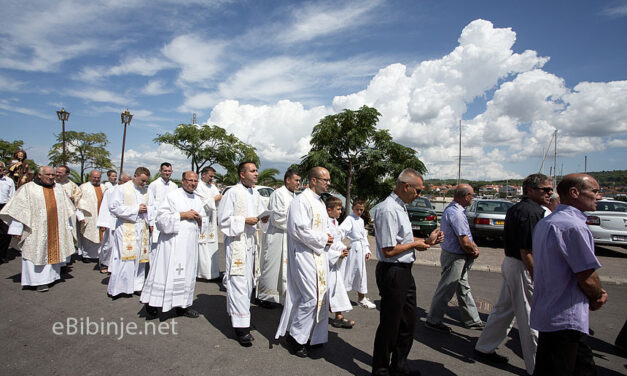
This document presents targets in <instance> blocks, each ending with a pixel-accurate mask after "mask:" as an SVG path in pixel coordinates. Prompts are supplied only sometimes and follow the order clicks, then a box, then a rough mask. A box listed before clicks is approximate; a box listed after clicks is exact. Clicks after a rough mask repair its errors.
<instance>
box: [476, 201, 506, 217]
mask: <svg viewBox="0 0 627 376" xmlns="http://www.w3.org/2000/svg"><path fill="white" fill-rule="evenodd" d="M512 206H514V204H513V203H511V202H508V201H479V202H478V203H477V213H490V214H505V213H507V209H509V208H511V207H512Z"/></svg>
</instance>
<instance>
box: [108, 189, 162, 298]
mask: <svg viewBox="0 0 627 376" xmlns="http://www.w3.org/2000/svg"><path fill="white" fill-rule="evenodd" d="M142 203H143V204H145V205H146V206H147V208H148V211H147V212H146V213H141V214H140V213H139V205H140V204H142ZM109 210H110V211H111V214H112V215H113V216H115V218H116V222H115V231H114V236H113V249H112V252H111V262H110V265H109V272H110V273H111V277H110V278H109V285H108V286H107V293H108V294H109V295H111V296H116V295H119V294H132V293H133V292H135V291H141V289H142V287H143V286H144V274H145V269H146V263H147V262H148V253H149V252H150V232H149V230H148V226H149V225H150V223H152V221H153V217H154V212H155V207H154V204H153V202H152V196H150V194H148V192H147V189H146V188H145V187H144V189H142V190H140V189H138V188H137V187H135V185H134V184H133V181H132V180H130V181H128V182H126V183H124V184H122V185H119V186H118V187H117V188H115V189H114V190H113V193H112V194H111V202H110V203H109Z"/></svg>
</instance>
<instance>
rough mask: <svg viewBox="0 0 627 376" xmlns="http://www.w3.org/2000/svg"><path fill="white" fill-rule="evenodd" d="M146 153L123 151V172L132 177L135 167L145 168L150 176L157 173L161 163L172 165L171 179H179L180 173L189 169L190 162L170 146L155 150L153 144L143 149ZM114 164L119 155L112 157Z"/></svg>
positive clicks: (131, 150)
mask: <svg viewBox="0 0 627 376" xmlns="http://www.w3.org/2000/svg"><path fill="white" fill-rule="evenodd" d="M145 149H146V151H140V150H136V149H128V150H125V151H124V171H125V172H126V173H129V174H131V175H133V172H134V171H135V169H136V168H137V167H140V166H141V167H147V168H148V169H149V170H150V173H151V175H154V174H156V173H157V172H158V171H159V166H160V165H161V163H163V162H169V163H171V164H172V169H173V170H174V174H173V177H175V178H177V179H180V176H181V173H182V172H183V171H187V170H189V169H190V168H191V161H190V160H188V159H187V158H186V157H185V155H184V154H183V153H181V152H180V151H179V150H178V149H175V148H174V147H172V146H171V145H166V144H161V145H159V146H158V147H157V148H156V149H155V148H154V144H153V145H151V146H146V147H145ZM114 158H115V159H114V163H116V164H117V163H119V161H120V158H121V153H119V154H117V155H116V156H115V157H114Z"/></svg>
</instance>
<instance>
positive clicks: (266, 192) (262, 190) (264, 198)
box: [222, 185, 274, 209]
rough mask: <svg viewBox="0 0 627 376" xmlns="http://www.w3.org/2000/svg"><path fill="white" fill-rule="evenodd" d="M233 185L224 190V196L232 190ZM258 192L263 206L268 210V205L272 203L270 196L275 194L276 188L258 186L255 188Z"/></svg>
mask: <svg viewBox="0 0 627 376" xmlns="http://www.w3.org/2000/svg"><path fill="white" fill-rule="evenodd" d="M231 187H232V185H229V186H228V187H225V188H224V189H223V190H222V194H225V193H226V191H228V190H229V189H231ZM254 189H255V190H256V191H257V192H259V196H261V202H263V206H264V207H265V208H266V209H267V208H268V203H269V202H270V195H271V194H272V192H274V188H270V187H266V186H264V185H256V186H255V188H254Z"/></svg>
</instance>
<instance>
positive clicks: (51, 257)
mask: <svg viewBox="0 0 627 376" xmlns="http://www.w3.org/2000/svg"><path fill="white" fill-rule="evenodd" d="M42 188H43V189H44V199H45V201H46V221H47V225H48V264H58V263H59V262H61V261H60V260H59V221H58V218H59V217H58V213H57V200H56V198H55V196H54V189H53V188H52V187H42Z"/></svg>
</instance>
